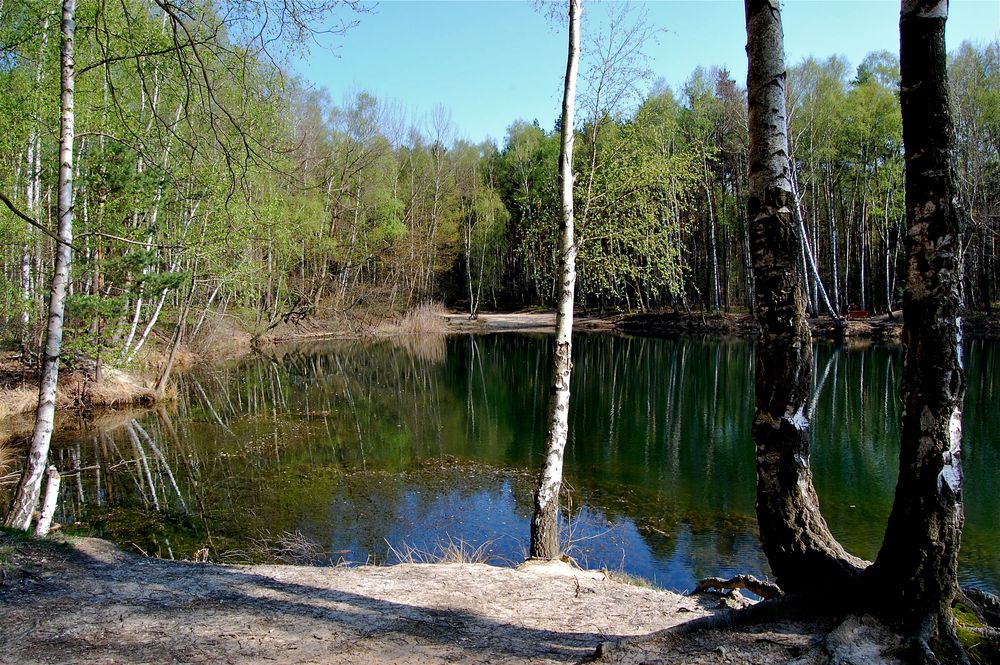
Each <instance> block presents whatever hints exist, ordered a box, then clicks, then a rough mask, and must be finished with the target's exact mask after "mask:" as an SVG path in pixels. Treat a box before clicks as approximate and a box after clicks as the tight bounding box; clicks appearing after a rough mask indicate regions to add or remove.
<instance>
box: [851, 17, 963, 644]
mask: <svg viewBox="0 0 1000 665" xmlns="http://www.w3.org/2000/svg"><path fill="white" fill-rule="evenodd" d="M947 15H948V3H947V1H946V0H935V1H924V2H918V1H915V0H904V1H903V2H902V11H901V14H900V23H899V32H900V65H901V79H902V80H901V90H900V102H901V105H902V116H903V143H904V154H905V159H906V174H905V184H906V222H907V228H908V231H907V236H906V246H907V256H908V265H907V277H906V288H905V291H904V294H903V380H902V400H903V423H902V441H901V445H900V454H899V480H898V482H897V484H896V496H895V501H894V503H893V508H892V512H891V514H890V516H889V524H888V527H887V529H886V533H885V539H884V541H883V544H882V549H881V550H880V551H879V554H878V558H877V559H876V561H875V564H874V565H873V566H872V568H871V569H870V571H869V573H868V574H869V576H870V577H871V579H872V581H873V582H874V584H873V585H872V586H873V588H875V589H876V591H877V596H876V598H877V599H878V600H879V601H880V602H881V603H882V604H883V605H884V606H885V609H886V610H888V611H889V612H890V613H891V614H895V615H897V616H899V617H900V618H902V619H904V620H910V621H911V622H912V623H914V624H917V625H918V624H920V623H921V622H923V621H925V619H926V617H928V616H931V615H937V616H950V612H947V610H948V609H949V608H950V604H951V600H952V598H953V597H954V595H955V592H956V589H957V586H958V581H957V579H958V578H957V566H958V550H959V545H960V540H961V533H962V522H963V515H962V465H961V452H962V400H963V398H964V395H965V375H964V372H963V369H962V350H961V339H960V334H961V325H960V321H959V313H960V306H961V297H960V293H959V289H960V284H961V274H962V261H961V247H962V245H961V233H962V228H961V216H960V212H959V210H958V209H957V207H956V203H955V202H956V187H955V179H954V173H953V170H952V166H951V149H952V136H953V127H952V120H951V114H950V111H949V99H948V77H947V71H946V67H945V63H946V51H945V39H944V30H945V21H946V19H947Z"/></svg>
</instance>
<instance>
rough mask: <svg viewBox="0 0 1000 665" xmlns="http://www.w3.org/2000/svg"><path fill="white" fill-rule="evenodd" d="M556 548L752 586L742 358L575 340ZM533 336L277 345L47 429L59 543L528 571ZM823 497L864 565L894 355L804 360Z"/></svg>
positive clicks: (745, 355)
mask: <svg viewBox="0 0 1000 665" xmlns="http://www.w3.org/2000/svg"><path fill="white" fill-rule="evenodd" d="M574 353H575V358H574V362H575V371H574V377H573V381H574V384H573V392H574V402H573V409H572V414H571V440H570V444H569V447H568V449H567V458H566V473H567V482H568V485H569V486H570V487H571V488H572V491H571V492H570V493H569V495H568V498H567V501H568V502H569V503H568V504H567V511H566V515H567V525H566V530H567V533H566V537H567V539H568V540H569V542H570V543H571V553H572V554H573V555H574V556H575V557H576V558H577V559H578V560H581V561H582V562H584V563H587V564H588V565H591V566H606V567H608V568H610V569H618V568H624V570H626V571H627V572H629V573H631V574H635V575H640V576H643V577H646V578H649V579H652V580H654V581H656V582H657V583H658V584H661V585H663V586H667V587H669V588H674V589H686V588H689V587H691V586H692V585H693V583H694V581H695V579H697V578H699V577H703V576H705V575H709V574H721V575H726V574H729V573H736V572H750V573H753V574H758V575H766V574H767V566H766V562H765V560H764V558H763V555H762V554H761V552H760V549H759V546H758V544H757V535H756V530H755V520H754V517H753V506H754V468H753V462H754V460H753V457H754V455H753V445H752V442H751V440H750V430H749V425H750V418H751V414H752V408H753V396H752V390H753V373H754V369H753V346H752V344H750V343H747V342H744V341H740V340H722V341H720V340H711V341H699V340H694V339H681V340H667V339H652V338H623V337H616V336H611V335H602V334H593V335H581V336H580V337H579V338H578V339H577V342H576V344H575V349H574ZM967 355H968V362H967V367H968V376H969V392H968V398H967V406H966V427H965V431H966V452H965V466H966V491H967V496H966V502H967V503H966V515H967V526H966V530H965V540H964V546H963V551H962V562H963V563H962V576H963V579H964V580H965V581H971V582H973V583H978V584H982V585H984V586H986V587H987V588H990V589H992V590H997V589H998V588H1000V562H998V553H997V552H998V547H997V544H998V541H1000V517H998V515H1000V510H998V509H1000V506H998V505H997V502H998V499H997V496H996V494H995V492H993V487H994V486H995V483H996V482H997V480H998V478H997V475H998V468H1000V464H998V460H997V457H998V446H997V443H996V442H995V440H994V439H992V438H991V437H990V436H989V434H990V433H991V432H994V431H997V427H998V426H1000V422H997V419H998V416H997V414H996V412H995V410H993V409H990V408H989V405H991V404H992V403H993V399H994V391H995V389H996V385H995V384H996V382H997V380H998V377H1000V367H997V359H996V355H997V354H996V349H995V345H992V344H983V343H976V342H973V343H971V344H970V345H969V349H968V353H967ZM550 360H551V349H550V347H549V342H548V338H546V337H545V336H544V335H491V336H465V337H449V338H447V339H445V338H408V339H405V340H402V341H383V342H377V343H373V342H362V341H344V342H327V343H323V344H313V345H304V346H297V347H288V348H285V349H282V350H279V351H276V352H273V353H270V354H268V355H265V356H259V357H255V358H252V359H249V360H246V361H244V362H242V363H240V364H238V365H233V366H230V367H225V368H221V369H218V370H215V371H211V372H205V373H201V374H198V375H190V376H185V377H182V378H181V382H180V399H179V400H178V401H177V403H176V404H174V405H170V406H169V408H168V407H163V408H160V409H159V410H156V411H152V412H147V413H144V414H133V415H131V416H119V417H117V419H112V420H110V421H106V422H102V423H86V424H83V425H82V429H81V428H80V427H70V428H64V429H62V430H61V431H60V433H59V435H58V438H57V443H56V447H55V449H54V454H55V455H56V458H57V464H58V465H59V466H60V469H63V470H66V471H68V472H69V473H70V475H71V478H67V482H66V483H65V484H64V488H63V497H62V504H61V511H62V515H61V516H60V517H57V519H59V521H62V522H63V523H73V522H77V521H78V522H81V523H83V524H84V526H81V527H80V529H81V530H87V531H90V532H94V533H98V534H101V535H105V536H107V537H110V538H113V539H115V540H117V541H118V542H120V543H122V544H123V545H124V546H126V547H129V548H134V549H140V550H142V551H145V552H148V553H150V554H154V555H159V556H177V557H181V556H185V557H187V556H191V554H192V553H193V552H195V551H197V550H200V549H202V548H205V547H207V548H209V550H210V551H211V552H212V555H213V556H214V557H216V558H226V557H227V556H228V557H229V558H230V559H233V558H239V557H241V556H242V557H245V558H253V557H254V556H255V555H254V554H253V551H252V547H251V546H250V544H252V543H253V542H257V541H259V540H260V539H266V538H273V537H275V536H276V535H277V534H281V533H285V532H288V533H301V534H303V535H304V536H306V537H307V538H309V539H312V540H315V541H317V542H319V543H321V544H322V545H323V548H324V550H325V554H317V555H316V556H317V558H318V559H320V560H330V561H339V560H347V561H354V562H364V561H371V560H384V559H385V558H386V557H387V553H388V552H389V550H390V545H391V546H393V547H396V548H399V547H401V546H402V545H403V544H404V543H405V544H406V545H408V546H412V547H417V548H421V549H425V550H433V549H434V547H435V546H436V545H437V544H439V543H441V542H444V541H447V539H448V537H452V538H456V539H462V540H464V541H466V542H469V543H472V544H474V545H479V544H482V543H488V545H487V548H486V549H488V550H489V551H490V553H491V554H492V555H493V556H494V557H495V558H496V560H497V561H518V560H520V559H521V558H523V556H524V552H525V550H526V539H527V534H528V518H529V516H530V511H531V484H532V480H533V476H534V473H535V469H536V468H537V465H538V463H539V461H540V457H541V452H542V443H543V438H544V436H543V435H544V426H545V409H546V391H547V384H548V376H549V364H550ZM816 363H817V367H816V372H815V384H816V385H815V390H814V398H813V400H812V404H811V411H812V412H813V419H814V420H813V422H814V427H813V439H814V462H813V463H814V469H815V476H816V483H817V489H818V491H819V493H820V496H821V499H822V501H823V506H824V514H825V515H826V516H827V518H828V520H829V522H830V525H831V528H832V529H833V531H834V533H835V534H836V535H837V536H838V537H839V538H841V539H842V541H843V542H844V543H845V545H846V546H847V547H848V548H849V549H851V550H852V551H854V552H855V553H857V554H859V555H861V556H864V557H868V558H871V557H873V556H874V555H875V554H876V553H877V550H878V547H879V545H880V541H881V535H882V529H883V527H884V524H885V519H886V517H887V515H888V512H889V508H890V505H891V501H892V493H893V487H894V484H895V475H896V454H897V448H898V425H897V423H898V420H899V417H900V405H899V400H898V398H897V396H896V390H897V385H898V381H899V369H900V358H899V353H898V350H896V349H889V348H880V347H874V346H873V347H868V348H857V349H851V350H846V351H838V350H835V349H833V348H831V347H828V346H822V345H821V346H818V347H817V353H816Z"/></svg>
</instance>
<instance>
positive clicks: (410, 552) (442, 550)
mask: <svg viewBox="0 0 1000 665" xmlns="http://www.w3.org/2000/svg"><path fill="white" fill-rule="evenodd" d="M493 543H494V541H492V540H487V541H486V542H485V543H483V544H481V545H479V546H473V545H472V544H471V543H468V542H466V541H464V540H462V539H461V538H457V539H456V538H452V537H451V536H448V542H447V543H443V544H438V545H436V546H435V547H434V549H433V550H432V551H431V550H423V549H420V548H419V547H414V546H412V545H408V544H406V543H402V544H400V546H399V547H394V546H393V545H392V544H391V543H389V542H388V541H386V545H388V546H389V554H390V555H392V557H393V558H395V559H396V563H502V564H510V562H509V561H507V560H505V559H504V558H503V557H500V556H497V555H496V554H493V552H492V551H491V549H492V547H493Z"/></svg>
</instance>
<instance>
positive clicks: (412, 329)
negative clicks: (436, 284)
mask: <svg viewBox="0 0 1000 665" xmlns="http://www.w3.org/2000/svg"><path fill="white" fill-rule="evenodd" d="M447 314H448V310H447V309H445V307H444V305H443V304H441V303H439V302H426V303H421V304H419V305H417V306H416V307H414V308H413V309H410V310H407V311H406V312H404V313H403V315H402V316H401V317H399V318H397V319H396V320H394V321H388V322H386V323H383V324H382V325H380V326H379V328H378V331H379V332H381V333H385V334H390V335H429V334H443V333H446V332H448V318H447Z"/></svg>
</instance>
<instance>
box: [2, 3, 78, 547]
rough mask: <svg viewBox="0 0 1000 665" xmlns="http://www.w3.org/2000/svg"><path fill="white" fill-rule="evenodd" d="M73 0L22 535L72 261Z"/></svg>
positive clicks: (18, 506)
mask: <svg viewBox="0 0 1000 665" xmlns="http://www.w3.org/2000/svg"><path fill="white" fill-rule="evenodd" d="M75 13H76V0H63V4H62V47H61V52H60V65H61V83H62V86H61V87H62V99H61V107H62V108H61V110H62V118H61V123H60V132H59V243H58V246H57V249H56V265H55V273H54V274H53V276H52V292H51V296H50V299H49V321H48V327H47V328H46V332H45V354H44V357H43V359H42V371H41V376H40V379H39V387H38V408H37V410H36V412H35V428H34V431H33V432H32V435H31V446H30V448H29V449H28V463H27V465H26V466H25V469H24V473H22V474H21V479H20V481H19V482H18V485H17V490H16V492H15V494H14V500H13V502H12V503H11V508H10V511H9V512H8V513H7V520H6V524H7V526H9V527H13V528H15V529H21V530H22V531H27V530H28V527H30V526H31V518H32V514H33V513H34V511H35V506H36V505H37V504H38V494H39V491H40V489H41V485H42V475H43V474H44V472H45V467H46V464H47V461H48V457H49V444H50V443H51V440H52V427H53V424H54V422H55V412H56V387H57V384H58V381H59V354H60V352H61V350H62V335H63V312H64V310H65V306H66V287H67V284H68V282H69V268H70V262H71V261H72V258H73V255H72V247H71V245H72V242H73V130H74V122H73V121H74V115H73V86H74V77H73V37H74V31H75V28H76V25H75V20H74V19H75Z"/></svg>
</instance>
